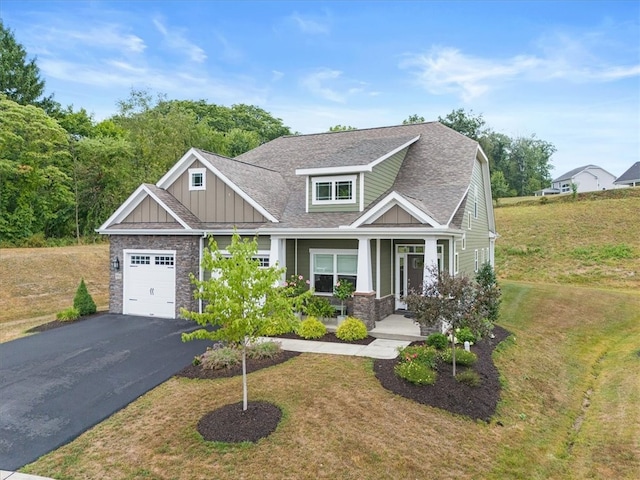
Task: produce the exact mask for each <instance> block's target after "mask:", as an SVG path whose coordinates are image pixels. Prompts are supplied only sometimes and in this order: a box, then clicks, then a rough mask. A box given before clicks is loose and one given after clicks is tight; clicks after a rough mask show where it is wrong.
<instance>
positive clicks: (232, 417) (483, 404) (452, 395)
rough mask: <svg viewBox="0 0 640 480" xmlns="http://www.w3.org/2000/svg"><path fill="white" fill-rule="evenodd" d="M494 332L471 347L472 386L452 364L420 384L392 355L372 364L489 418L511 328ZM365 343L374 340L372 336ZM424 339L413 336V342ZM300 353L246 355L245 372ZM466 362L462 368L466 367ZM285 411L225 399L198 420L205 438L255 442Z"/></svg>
mask: <svg viewBox="0 0 640 480" xmlns="http://www.w3.org/2000/svg"><path fill="white" fill-rule="evenodd" d="M493 334H494V338H486V339H483V340H482V341H480V342H478V343H477V344H476V345H474V346H473V347H471V350H472V351H473V352H475V353H476V354H477V355H478V360H477V362H476V363H475V364H474V365H473V370H475V371H476V372H477V373H478V375H479V376H480V379H481V383H480V385H479V386H477V387H470V386H468V385H465V384H463V383H460V382H458V381H457V380H456V379H455V378H453V375H452V373H451V365H449V364H440V365H439V368H438V378H437V380H436V382H435V383H434V384H433V385H426V386H417V385H414V384H412V383H409V382H407V381H406V380H403V379H401V378H399V377H397V376H396V374H395V373H394V371H393V367H394V366H395V365H396V363H397V362H398V360H397V359H392V360H379V359H376V360H374V364H373V369H374V372H375V375H376V377H377V378H378V380H379V381H380V383H381V384H382V386H383V387H384V388H386V389H387V390H390V391H392V392H393V393H395V394H397V395H401V396H403V397H406V398H409V399H411V400H414V401H416V402H418V403H422V404H425V405H430V406H432V407H436V408H441V409H443V410H447V411H449V412H452V413H456V414H459V415H463V416H466V417H469V418H471V419H474V420H482V421H485V422H489V421H490V419H491V417H492V416H493V414H494V413H495V410H496V406H497V404H498V400H499V399H500V381H499V374H498V370H497V369H496V367H495V365H494V364H493V360H492V358H491V353H492V352H493V350H494V349H495V347H496V346H497V345H498V344H499V343H500V342H502V341H503V340H504V339H505V338H507V337H508V336H509V335H510V333H509V332H508V331H507V330H505V329H504V328H502V327H498V326H495V327H494V329H493ZM327 335H328V336H327V337H326V338H331V339H332V340H327V339H325V338H323V339H321V341H333V342H342V343H346V342H343V341H342V340H340V339H339V338H337V337H336V336H335V334H327ZM283 337H284V338H300V337H298V336H297V335H286V336H284V335H283ZM366 340H368V341H367V342H366V343H364V344H365V345H366V344H367V343H370V342H371V341H373V340H374V338H373V337H369V338H368V339H366ZM420 343H422V342H414V343H413V344H414V345H417V344H420ZM297 355H300V353H299V352H289V351H282V352H281V353H280V354H279V355H277V356H276V357H275V358H273V359H262V360H254V359H249V360H247V373H250V372H255V371H256V370H260V369H261V368H266V367H271V366H273V365H277V364H279V363H282V362H286V361H287V360H289V359H291V358H293V357H296V356H297ZM462 370H463V367H460V368H459V371H462ZM241 374H242V365H238V366H235V367H233V368H229V369H221V370H211V369H205V368H202V366H200V365H198V366H193V365H190V366H188V367H186V368H185V369H183V370H182V371H180V372H179V373H178V374H177V376H179V377H187V378H201V379H215V378H224V377H233V376H236V375H241ZM281 416H282V412H281V411H280V409H279V408H278V407H277V406H275V405H272V404H270V403H268V402H249V408H248V410H247V411H246V412H243V411H242V403H237V404H232V405H226V406H224V407H222V408H219V409H217V410H214V411H212V412H209V413H208V414H207V415H205V416H204V417H202V419H201V420H200V422H199V423H198V431H199V432H200V434H201V435H202V437H203V438H204V439H205V440H208V441H219V442H230V443H239V442H256V441H258V440H259V439H260V438H264V437H266V436H267V435H269V434H271V433H272V432H273V431H274V430H275V429H276V427H277V425H278V422H279V421H280V418H281Z"/></svg>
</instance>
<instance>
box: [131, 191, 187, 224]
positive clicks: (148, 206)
mask: <svg viewBox="0 0 640 480" xmlns="http://www.w3.org/2000/svg"><path fill="white" fill-rule="evenodd" d="M122 223H168V224H173V225H175V226H176V227H177V228H182V225H180V224H179V223H178V222H177V221H176V219H175V218H173V217H172V216H171V215H169V213H168V212H167V211H166V210H165V209H164V208H162V207H161V206H160V205H158V202H156V201H155V200H154V199H153V198H151V197H150V196H146V197H145V198H144V200H142V202H140V204H139V205H138V206H137V207H136V208H134V209H133V211H132V212H131V213H130V214H129V215H127V217H126V218H125V219H124V220H123V221H122Z"/></svg>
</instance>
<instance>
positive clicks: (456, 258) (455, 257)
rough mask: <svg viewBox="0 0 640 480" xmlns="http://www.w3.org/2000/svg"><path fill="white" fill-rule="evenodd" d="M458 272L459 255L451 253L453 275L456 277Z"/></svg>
mask: <svg viewBox="0 0 640 480" xmlns="http://www.w3.org/2000/svg"><path fill="white" fill-rule="evenodd" d="M459 271H460V255H459V254H458V252H453V274H454V275H457V274H458V272H459Z"/></svg>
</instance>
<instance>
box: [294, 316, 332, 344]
mask: <svg viewBox="0 0 640 480" xmlns="http://www.w3.org/2000/svg"><path fill="white" fill-rule="evenodd" d="M296 333H297V334H298V335H299V336H301V337H302V338H306V339H307V340H308V339H312V338H320V337H322V336H323V335H324V334H325V333H327V327H325V326H324V323H322V322H321V321H320V320H318V319H317V318H316V317H307V318H305V319H304V320H303V321H302V322H300V326H299V327H298V331H297V332H296Z"/></svg>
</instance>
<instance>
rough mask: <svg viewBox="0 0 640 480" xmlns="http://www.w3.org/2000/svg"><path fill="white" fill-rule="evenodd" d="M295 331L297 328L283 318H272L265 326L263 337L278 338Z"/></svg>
mask: <svg viewBox="0 0 640 480" xmlns="http://www.w3.org/2000/svg"><path fill="white" fill-rule="evenodd" d="M295 329H296V327H294V326H292V325H291V323H289V322H288V321H286V320H284V319H282V318H277V317H271V318H269V320H268V321H267V323H266V325H265V326H264V329H263V330H262V335H264V336H266V337H276V336H278V335H283V334H285V333H290V332H293V331H294V330H295Z"/></svg>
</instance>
